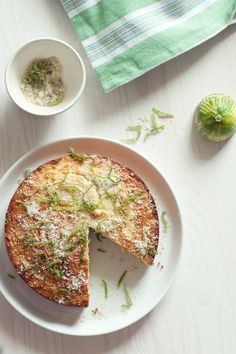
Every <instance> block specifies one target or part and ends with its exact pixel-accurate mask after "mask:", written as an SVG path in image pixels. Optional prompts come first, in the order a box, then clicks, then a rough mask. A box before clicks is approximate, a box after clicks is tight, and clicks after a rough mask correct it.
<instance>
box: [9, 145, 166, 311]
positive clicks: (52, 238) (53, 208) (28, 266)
mask: <svg viewBox="0 0 236 354" xmlns="http://www.w3.org/2000/svg"><path fill="white" fill-rule="evenodd" d="M90 230H93V231H94V232H95V233H97V234H98V233H99V234H101V235H102V236H103V237H106V238H107V239H110V240H112V241H114V242H115V243H117V244H118V245H119V246H121V247H122V248H123V250H124V251H125V252H128V253H130V254H132V255H133V256H135V257H137V258H138V259H139V260H140V261H142V262H143V263H145V264H146V265H151V264H152V263H153V260H154V258H155V254H156V250H157V246H158V239H159V223H158V214H157V209H156V206H155V203H154V200H153V197H152V195H151V194H150V192H149V190H148V189H147V187H146V185H145V184H144V182H143V181H142V180H141V179H140V178H139V177H138V176H137V175H136V174H135V173H134V172H133V171H132V170H130V169H129V168H128V167H126V166H124V165H122V164H120V163H118V162H116V161H114V160H112V159H110V158H109V157H103V156H99V155H96V154H83V155H81V154H78V153H77V152H76V151H75V150H74V149H72V148H71V149H70V151H69V153H68V154H67V155H65V156H62V157H61V158H58V159H56V160H53V161H49V162H47V163H45V164H43V165H42V166H40V167H38V168H37V169H36V170H34V171H33V172H31V174H30V175H29V176H28V177H27V178H25V180H24V181H23V182H22V183H21V185H20V186H19V187H18V189H17V190H16V192H15V194H14V195H13V197H12V199H11V202H10V204H9V207H8V211H7V214H6V222H5V240H6V247H7V252H8V255H9V258H10V260H11V262H12V264H13V265H14V267H15V269H16V271H17V272H18V273H19V274H20V276H21V277H22V278H23V279H24V281H25V282H26V283H27V284H28V285H29V286H30V287H31V288H32V289H33V290H35V291H36V292H38V293H39V294H40V295H42V296H44V297H45V298H47V299H49V300H52V301H55V302H57V303H59V304H64V305H71V306H78V307H87V306H88V305H89V289H88V279H89V237H90V236H89V233H90ZM91 237H92V236H91Z"/></svg>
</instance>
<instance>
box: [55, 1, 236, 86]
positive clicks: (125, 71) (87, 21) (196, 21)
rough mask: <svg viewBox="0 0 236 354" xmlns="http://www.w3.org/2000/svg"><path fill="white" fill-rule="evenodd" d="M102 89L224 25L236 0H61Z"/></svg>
mask: <svg viewBox="0 0 236 354" xmlns="http://www.w3.org/2000/svg"><path fill="white" fill-rule="evenodd" d="M60 1H61V2H62V4H63V6H64V8H65V10H66V12H67V14H68V16H69V17H70V19H71V22H72V24H73V27H74V29H75V31H76V32H77V33H78V35H79V37H80V40H81V42H82V44H83V46H84V49H85V51H86V53H87V55H88V58H89V60H90V62H91V64H92V66H93V68H94V69H95V71H96V74H97V75H98V78H99V80H100V82H101V84H102V86H103V88H104V90H105V91H110V90H112V89H114V88H116V87H118V86H120V85H122V84H125V83H127V82H128V81H130V80H132V79H134V78H136V77H138V76H140V75H142V74H143V73H145V72H146V71H148V70H150V69H152V68H154V67H155V66H157V65H159V64H161V63H163V62H165V61H167V60H169V59H171V58H173V57H175V56H177V55H179V54H181V53H183V52H185V51H187V50H189V49H191V48H193V47H195V46H197V45H198V44H200V43H202V42H203V41H205V40H207V39H209V38H211V37H213V36H214V35H216V34H217V33H218V32H220V31H221V30H222V29H224V28H225V27H226V26H227V25H228V24H229V23H230V22H231V21H232V18H233V16H234V14H235V12H236V0H60Z"/></svg>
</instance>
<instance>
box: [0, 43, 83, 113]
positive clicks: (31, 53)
mask: <svg viewBox="0 0 236 354" xmlns="http://www.w3.org/2000/svg"><path fill="white" fill-rule="evenodd" d="M51 56H55V57H57V58H58V59H59V60H60V62H61V65H62V68H63V70H62V71H63V72H62V80H63V83H64V85H65V97H64V100H63V102H61V103H59V104H58V105H56V106H39V105H36V104H34V103H31V102H29V101H28V100H27V98H26V97H25V96H24V94H23V93H22V91H21V88H20V83H21V79H22V76H23V75H24V72H25V70H26V69H27V66H28V64H29V63H30V62H31V61H32V60H34V59H38V58H48V57H51ZM85 80H86V73H85V68H84V64H83V61H82V59H81V57H80V56H79V54H78V53H77V52H76V51H75V49H73V48H72V47H71V46H70V45H69V44H67V43H65V42H63V41H60V40H58V39H54V38H39V39H36V40H33V41H31V42H28V43H26V44H25V45H24V46H23V47H21V48H20V49H19V50H18V51H17V52H16V54H15V55H14V56H13V58H12V59H11V60H10V62H9V63H8V65H7V68H6V76H5V82H6V88H7V91H8V93H9V95H10V97H11V98H12V100H13V101H14V102H15V103H16V104H17V105H18V106H19V107H20V108H22V109H23V110H25V111H26V112H29V113H32V114H35V115H41V116H50V115H54V114H59V113H62V112H64V111H66V110H67V109H68V108H70V107H71V106H73V105H74V103H75V102H76V101H77V100H78V99H79V97H80V96H81V94H82V92H83V90H84V86H85Z"/></svg>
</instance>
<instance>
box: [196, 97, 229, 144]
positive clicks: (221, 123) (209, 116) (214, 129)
mask: <svg viewBox="0 0 236 354" xmlns="http://www.w3.org/2000/svg"><path fill="white" fill-rule="evenodd" d="M194 120H195V125H196V128H197V130H198V131H199V133H200V134H201V135H202V136H203V137H204V138H206V139H208V140H210V141H215V142H219V141H223V140H226V139H228V138H229V137H231V136H232V135H233V134H234V133H235V131H236V103H235V102H234V101H233V100H232V98H230V97H229V96H226V95H224V94H223V93H214V94H212V95H209V96H207V97H205V98H203V100H202V101H201V102H200V103H199V104H198V106H197V108H196V110H195V114H194Z"/></svg>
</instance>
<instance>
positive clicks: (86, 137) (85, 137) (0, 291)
mask: <svg viewBox="0 0 236 354" xmlns="http://www.w3.org/2000/svg"><path fill="white" fill-rule="evenodd" d="M81 139H83V140H91V141H93V140H97V141H101V142H104V141H105V142H107V143H111V144H114V145H117V146H121V147H122V148H124V149H126V150H128V151H130V152H132V153H133V154H135V155H137V156H138V157H139V158H141V159H143V160H144V161H145V162H146V163H148V164H149V165H151V167H152V168H153V169H154V170H155V171H156V172H157V173H158V174H159V175H160V177H161V178H162V179H163V181H164V182H165V184H166V185H167V187H168V189H169V190H170V192H171V194H172V198H173V199H174V202H175V204H176V208H177V211H178V217H179V230H180V232H179V236H180V241H179V253H178V255H177V257H176V266H175V269H174V271H173V273H172V275H171V277H170V280H169V283H168V285H167V287H166V289H164V292H163V294H162V295H161V297H160V298H159V299H158V300H157V301H156V302H155V303H154V305H152V306H151V307H150V308H149V309H147V310H146V311H145V312H144V313H142V314H141V315H140V316H139V317H138V318H135V319H134V320H132V319H131V320H130V321H129V322H128V323H127V324H125V325H122V324H121V325H119V326H117V327H116V328H112V329H111V330H109V331H106V330H105V331H103V330H101V331H99V332H97V333H92V334H91V333H88V334H86V333H83V334H80V333H67V332H65V331H63V329H62V330H60V329H59V330H56V329H54V328H51V326H50V324H48V325H47V324H44V323H41V322H40V321H39V322H38V321H37V320H36V319H35V317H36V316H33V317H32V318H31V317H30V316H29V315H28V312H27V311H26V310H25V309H24V308H22V309H21V308H18V306H17V305H16V304H14V302H13V301H12V299H11V298H9V297H8V293H7V291H5V290H4V289H3V288H2V284H1V282H0V294H1V295H2V296H3V297H4V299H5V300H6V301H7V302H8V303H9V304H10V305H11V306H12V307H13V308H14V309H15V310H16V311H17V312H18V313H20V314H21V315H22V316H23V317H24V318H26V319H27V320H29V321H30V322H32V323H34V324H36V325H38V326H39V327H41V328H44V329H47V330H49V331H51V332H54V333H60V334H64V335H69V336H78V337H89V336H99V335H104V334H109V333H114V332H117V331H120V330H122V329H125V328H127V327H129V326H131V325H132V324H134V323H136V322H138V321H139V320H141V319H142V318H144V317H145V316H147V315H148V314H149V313H150V312H151V311H152V310H153V309H154V308H155V307H156V306H157V305H158V304H159V303H160V302H161V301H162V300H163V298H164V297H165V296H166V294H167V292H168V290H169V289H170V287H171V285H172V284H173V281H174V279H175V277H176V274H177V271H178V268H179V264H180V259H181V256H182V252H183V238H184V232H183V220H182V214H181V209H180V207H179V203H178V200H177V198H176V195H175V193H174V192H173V189H172V188H171V186H170V184H169V182H168V181H167V180H166V178H165V177H164V176H163V174H162V173H161V172H160V170H159V169H158V168H157V167H156V166H155V165H154V164H153V163H152V162H151V161H150V160H149V159H148V158H147V157H145V156H143V155H142V154H141V153H139V152H137V151H136V150H135V149H134V148H132V147H130V146H127V145H125V144H124V143H121V142H119V141H117V140H115V139H110V138H106V137H101V136H92V135H79V136H69V137H66V138H65V137H63V138H59V139H55V140H53V141H50V142H47V143H45V144H41V145H39V146H37V147H35V148H33V149H32V150H30V151H28V152H27V153H25V154H24V155H22V156H21V157H20V158H19V159H17V160H16V161H15V162H14V163H13V164H12V165H11V166H10V167H9V168H8V169H7V170H6V171H5V173H4V174H3V175H2V177H1V178H0V188H1V185H2V183H3V182H4V180H5V179H6V178H7V177H8V175H9V174H10V173H11V172H12V170H14V168H15V167H16V165H18V164H19V163H21V162H22V161H24V160H25V159H27V158H28V157H30V155H32V154H35V153H37V152H39V151H40V150H41V149H47V148H49V147H50V146H52V145H56V144H59V143H63V142H66V141H69V140H81ZM108 155H109V154H108ZM2 237H4V235H2ZM45 322H46V321H45Z"/></svg>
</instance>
